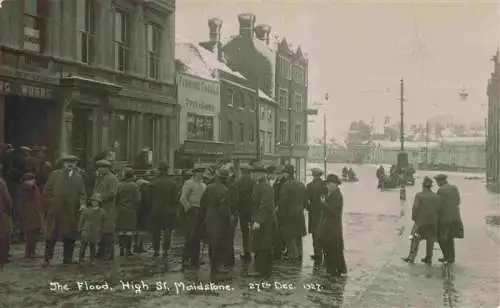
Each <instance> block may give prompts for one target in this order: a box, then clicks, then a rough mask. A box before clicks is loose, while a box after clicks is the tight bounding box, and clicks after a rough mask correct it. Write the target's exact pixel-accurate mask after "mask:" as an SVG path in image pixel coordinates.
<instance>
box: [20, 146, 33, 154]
mask: <svg viewBox="0 0 500 308" xmlns="http://www.w3.org/2000/svg"><path fill="white" fill-rule="evenodd" d="M19 149H21V151H23V152H31V151H32V150H31V149H30V148H29V147H27V146H24V145H23V146H21V147H20V148H19Z"/></svg>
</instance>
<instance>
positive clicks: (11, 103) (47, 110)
mask: <svg viewBox="0 0 500 308" xmlns="http://www.w3.org/2000/svg"><path fill="white" fill-rule="evenodd" d="M56 111H57V109H56V104H55V103H54V102H53V101H50V100H43V99H35V98H29V97H20V96H6V97H5V110H4V121H3V122H4V134H5V135H4V140H5V143H9V144H12V145H13V146H14V147H20V146H28V147H33V146H46V147H47V152H46V155H47V156H48V157H49V158H52V156H53V154H54V150H55V149H56V146H57V139H58V138H57V131H58V130H57V128H58V125H59V122H60V121H58V117H57V113H56Z"/></svg>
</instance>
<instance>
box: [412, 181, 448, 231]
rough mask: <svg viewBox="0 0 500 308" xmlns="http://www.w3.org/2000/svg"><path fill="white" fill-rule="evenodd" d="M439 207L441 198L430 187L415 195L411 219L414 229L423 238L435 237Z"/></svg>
mask: <svg viewBox="0 0 500 308" xmlns="http://www.w3.org/2000/svg"><path fill="white" fill-rule="evenodd" d="M440 207H441V198H440V197H439V195H438V194H436V193H434V192H433V191H431V190H430V189H424V191H421V192H418V193H417V194H416V195H415V199H414V201H413V208H412V214H411V219H412V220H413V221H414V222H415V225H414V227H413V228H414V231H415V232H416V233H418V234H419V235H420V236H421V237H422V238H423V239H432V240H435V239H436V237H437V228H438V218H439V217H438V210H439V208H440Z"/></svg>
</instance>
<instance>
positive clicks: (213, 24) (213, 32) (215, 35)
mask: <svg viewBox="0 0 500 308" xmlns="http://www.w3.org/2000/svg"><path fill="white" fill-rule="evenodd" d="M221 29H222V20H220V19H218V18H211V19H209V20H208V30H209V32H208V38H209V41H210V42H218V43H220V37H221V35H220V32H221Z"/></svg>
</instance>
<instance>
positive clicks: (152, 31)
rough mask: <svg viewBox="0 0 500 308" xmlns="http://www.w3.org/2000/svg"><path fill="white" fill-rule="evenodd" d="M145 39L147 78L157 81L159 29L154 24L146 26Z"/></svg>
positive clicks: (158, 73)
mask: <svg viewBox="0 0 500 308" xmlns="http://www.w3.org/2000/svg"><path fill="white" fill-rule="evenodd" d="M146 38H147V45H148V46H147V47H148V60H147V61H148V63H147V67H148V77H149V78H152V79H158V78H159V77H160V41H161V30H160V27H158V26H156V25H154V24H147V25H146Z"/></svg>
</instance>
